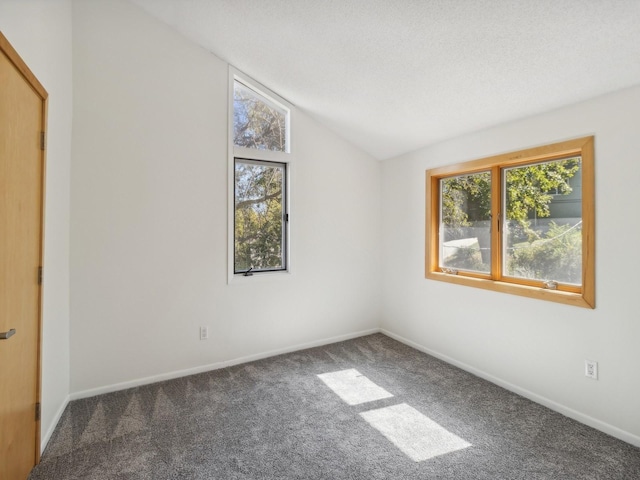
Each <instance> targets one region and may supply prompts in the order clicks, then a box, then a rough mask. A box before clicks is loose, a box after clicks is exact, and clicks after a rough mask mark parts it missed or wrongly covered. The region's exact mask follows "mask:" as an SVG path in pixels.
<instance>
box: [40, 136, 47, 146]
mask: <svg viewBox="0 0 640 480" xmlns="http://www.w3.org/2000/svg"><path fill="white" fill-rule="evenodd" d="M46 146H47V137H46V135H45V133H44V132H40V150H44V149H45V148H46Z"/></svg>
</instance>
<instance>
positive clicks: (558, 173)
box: [502, 157, 582, 285]
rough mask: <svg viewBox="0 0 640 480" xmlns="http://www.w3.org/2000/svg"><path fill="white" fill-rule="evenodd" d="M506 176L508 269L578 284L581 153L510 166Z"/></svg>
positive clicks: (505, 267) (518, 274) (505, 266)
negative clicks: (519, 165)
mask: <svg viewBox="0 0 640 480" xmlns="http://www.w3.org/2000/svg"><path fill="white" fill-rule="evenodd" d="M503 182H504V192H505V193H504V197H505V198H504V199H503V201H504V205H505V209H504V210H505V212H504V215H505V221H504V224H505V227H506V228H504V229H503V245H504V246H503V248H504V252H503V253H504V255H503V266H502V268H503V271H504V274H505V275H507V276H511V277H518V278H526V279H534V280H541V281H556V282H560V283H568V284H573V285H580V284H581V283H582V170H581V159H580V157H574V158H567V159H562V160H554V161H551V162H544V163H537V164H533V165H527V166H522V167H513V168H507V169H505V170H504V174H503Z"/></svg>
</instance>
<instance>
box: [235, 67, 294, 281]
mask: <svg viewBox="0 0 640 480" xmlns="http://www.w3.org/2000/svg"><path fill="white" fill-rule="evenodd" d="M232 109H233V111H232V120H231V121H232V122H233V125H232V127H233V128H230V135H231V138H230V142H231V146H230V148H231V149H232V150H233V157H232V159H233V164H232V166H231V168H232V169H233V212H232V218H233V220H232V222H231V224H230V227H231V228H232V230H233V238H232V245H233V255H232V259H231V261H232V263H233V270H231V271H230V272H232V273H233V275H237V274H244V275H246V276H250V275H253V274H254V273H258V272H273V271H283V270H284V271H286V270H288V219H289V215H288V211H287V208H288V198H287V185H288V183H287V182H288V180H287V174H288V168H287V167H288V162H289V161H290V159H289V151H290V148H289V109H288V108H286V107H284V106H283V105H281V104H280V103H278V101H276V100H274V99H273V97H272V96H268V95H265V94H263V93H262V91H261V90H258V89H256V88H254V87H253V85H250V84H249V83H248V82H245V81H244V80H242V81H240V80H239V79H238V78H237V77H236V76H233V90H232Z"/></svg>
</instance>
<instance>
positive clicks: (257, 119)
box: [233, 81, 288, 152]
mask: <svg viewBox="0 0 640 480" xmlns="http://www.w3.org/2000/svg"><path fill="white" fill-rule="evenodd" d="M287 115H288V111H287V110H286V109H284V108H282V107H279V106H277V105H275V104H274V103H272V102H270V101H268V100H267V99H266V98H264V97H262V96H260V95H259V94H257V93H256V92H254V91H253V90H251V89H250V88H248V87H246V86H245V85H243V84H241V83H240V82H237V81H236V82H234V86H233V143H234V145H236V146H238V147H246V148H255V149H258V150H272V151H276V152H286V151H288V150H287V131H286V129H287Z"/></svg>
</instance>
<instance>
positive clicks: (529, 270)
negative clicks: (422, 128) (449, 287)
mask: <svg viewBox="0 0 640 480" xmlns="http://www.w3.org/2000/svg"><path fill="white" fill-rule="evenodd" d="M593 144H594V138H593V137H585V138H579V139H576V140H569V141H565V142H561V143H556V144H553V145H546V146H543V147H537V148H531V149H527V150H521V151H518V152H512V153H507V154H502V155H497V156H494V157H489V158H483V159H480V160H474V161H470V162H466V163H461V164H457V165H451V166H447V167H441V168H435V169H432V170H428V171H427V172H426V176H427V178H426V277H427V278H429V279H432V280H440V281H445V282H450V283H457V284H461V285H468V286H473V287H478V288H484V289H488V290H495V291H499V292H505V293H511V294H515V295H522V296H526V297H531V298H539V299H543V300H550V301H553V302H559V303H565V304H569V305H576V306H581V307H586V308H595V272H594V267H595V248H594V247H595V225H594V210H595V208H594V202H595V200H594V153H593V150H594V147H593Z"/></svg>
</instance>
